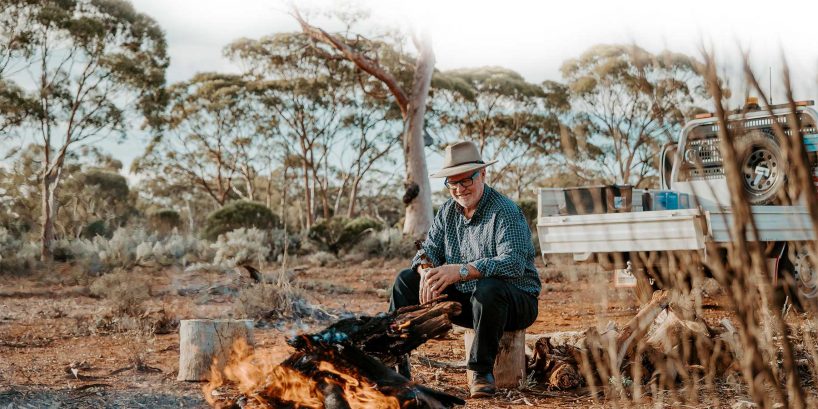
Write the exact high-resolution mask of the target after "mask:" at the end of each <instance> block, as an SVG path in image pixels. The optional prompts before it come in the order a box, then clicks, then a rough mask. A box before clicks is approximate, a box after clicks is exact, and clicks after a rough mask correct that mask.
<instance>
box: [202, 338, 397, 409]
mask: <svg viewBox="0 0 818 409" xmlns="http://www.w3.org/2000/svg"><path fill="white" fill-rule="evenodd" d="M273 355H275V354H273V353H272V351H253V348H252V347H251V346H248V345H247V343H246V342H244V341H243V340H238V341H236V342H235V343H234V344H233V353H232V355H231V359H230V362H228V364H227V365H226V366H224V368H223V369H221V370H220V369H219V368H220V366H219V363H218V362H216V361H215V360H214V362H213V365H211V367H210V372H211V376H210V382H208V383H207V384H206V385H204V386H203V387H202V391H203V392H204V395H205V399H206V400H207V402H208V403H209V404H210V405H211V406H215V405H216V404H217V401H216V399H215V398H214V396H213V391H214V390H216V389H217V388H219V387H221V386H223V385H225V383H231V384H235V386H236V388H237V389H238V390H239V392H241V393H242V394H244V395H245V396H247V397H248V398H249V399H252V400H255V401H256V402H257V403H258V404H259V405H260V406H262V407H264V406H267V407H269V402H268V401H267V400H266V399H264V397H265V396H268V397H269V396H273V397H276V398H278V399H280V400H281V401H283V402H292V403H297V404H299V405H300V407H304V408H315V409H320V408H323V407H324V401H323V399H324V395H323V393H322V392H321V391H320V389H319V386H318V384H317V383H316V381H315V380H313V379H311V378H308V377H307V376H305V375H304V374H302V373H300V372H298V371H296V370H293V369H291V368H288V367H285V366H281V365H278V364H273V362H278V361H279V359H280V356H279V357H278V358H279V359H275V357H273ZM318 368H319V369H320V370H321V371H326V372H329V373H332V374H335V375H337V376H338V378H339V379H340V380H341V381H338V382H336V381H334V380H332V379H326V380H327V381H328V382H332V383H334V384H336V385H337V386H338V387H340V388H341V389H342V390H343V393H344V399H346V401H347V402H348V403H349V406H350V408H352V409H384V408H388V409H399V408H400V403H399V402H398V400H397V398H395V397H393V396H386V395H384V394H382V393H381V392H380V391H378V389H377V388H375V386H374V385H372V384H369V383H367V382H364V381H362V380H361V379H359V378H356V377H355V376H354V375H351V374H348V373H345V372H342V371H340V370H338V369H337V368H336V367H335V366H333V365H332V364H331V363H329V362H326V361H322V362H320V363H319V364H318Z"/></svg>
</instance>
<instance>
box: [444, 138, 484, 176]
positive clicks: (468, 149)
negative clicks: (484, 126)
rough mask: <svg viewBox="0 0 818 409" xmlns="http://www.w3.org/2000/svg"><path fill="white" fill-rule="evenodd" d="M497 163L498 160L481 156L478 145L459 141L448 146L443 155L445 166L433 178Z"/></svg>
mask: <svg viewBox="0 0 818 409" xmlns="http://www.w3.org/2000/svg"><path fill="white" fill-rule="evenodd" d="M495 163H497V161H496V160H492V161H488V162H485V161H483V158H482V157H481V156H480V150H479V149H477V145H475V144H474V142H471V141H457V142H455V143H453V144H451V145H449V146H447V147H446V153H445V154H444V155H443V167H442V168H440V170H438V171H437V172H435V173H432V174H431V175H429V176H431V177H433V178H445V177H449V176H453V175H458V174H461V173H466V172H468V171H472V170H477V169H483V168H485V167H486V166H489V165H493V164H495Z"/></svg>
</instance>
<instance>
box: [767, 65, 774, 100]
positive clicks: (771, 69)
mask: <svg viewBox="0 0 818 409" xmlns="http://www.w3.org/2000/svg"><path fill="white" fill-rule="evenodd" d="M768 95H769V96H770V105H772V104H773V67H772V66H770V88H769V94H768Z"/></svg>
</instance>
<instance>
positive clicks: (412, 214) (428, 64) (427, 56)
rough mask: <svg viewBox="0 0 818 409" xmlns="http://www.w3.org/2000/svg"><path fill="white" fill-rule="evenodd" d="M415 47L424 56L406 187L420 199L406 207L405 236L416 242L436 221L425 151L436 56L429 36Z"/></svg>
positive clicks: (416, 81)
mask: <svg viewBox="0 0 818 409" xmlns="http://www.w3.org/2000/svg"><path fill="white" fill-rule="evenodd" d="M415 45H416V46H417V48H418V51H419V53H420V55H419V56H418V59H417V62H416V63H415V75H414V78H413V81H412V96H411V98H410V100H409V112H408V116H407V125H406V129H405V131H406V132H405V134H404V141H403V149H404V153H405V154H406V186H407V188H409V189H411V188H414V186H417V196H416V197H415V198H414V199H412V200H411V201H409V203H408V204H407V206H406V218H405V219H404V223H403V234H405V235H407V236H409V237H412V238H413V239H422V238H423V237H425V236H426V233H427V232H428V231H429V228H430V227H431V226H432V217H433V215H432V190H431V185H430V183H429V170H428V168H427V167H426V154H425V152H424V150H423V148H424V143H423V129H424V115H425V114H426V97H427V96H428V95H429V86H430V85H431V82H432V73H433V71H434V67H435V54H434V52H433V50H432V44H431V40H430V39H429V38H428V36H427V35H424V36H423V37H422V38H419V39H418V38H415Z"/></svg>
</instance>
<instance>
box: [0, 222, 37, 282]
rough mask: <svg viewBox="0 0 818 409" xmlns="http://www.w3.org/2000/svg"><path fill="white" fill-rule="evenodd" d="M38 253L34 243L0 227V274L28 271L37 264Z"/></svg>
mask: <svg viewBox="0 0 818 409" xmlns="http://www.w3.org/2000/svg"><path fill="white" fill-rule="evenodd" d="M39 255H40V248H39V246H38V245H37V244H36V243H26V242H23V241H22V240H20V239H19V238H17V237H15V236H14V235H13V234H12V233H11V232H10V231H9V230H7V229H6V228H4V227H0V274H2V273H25V272H29V271H31V270H32V269H33V268H34V267H35V266H36V265H37V263H38V257H39Z"/></svg>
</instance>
